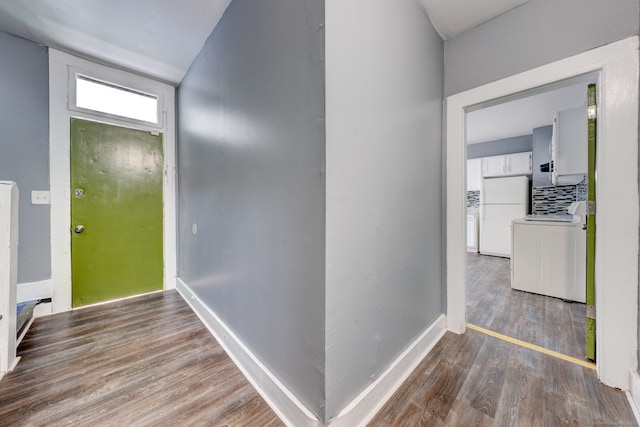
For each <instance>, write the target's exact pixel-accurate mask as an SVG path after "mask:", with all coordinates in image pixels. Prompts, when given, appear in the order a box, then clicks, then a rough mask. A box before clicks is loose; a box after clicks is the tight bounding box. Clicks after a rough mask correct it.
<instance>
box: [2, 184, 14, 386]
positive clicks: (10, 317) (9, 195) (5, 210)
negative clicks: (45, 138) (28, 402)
mask: <svg viewBox="0 0 640 427" xmlns="http://www.w3.org/2000/svg"><path fill="white" fill-rule="evenodd" d="M17 274H18V186H17V185H16V184H15V182H8V181H0V316H2V318H1V319H0V378H2V376H3V374H5V373H6V372H7V371H10V370H12V369H13V367H14V365H15V363H16V362H17V359H16V289H17V288H16V282H17V278H18V276H17Z"/></svg>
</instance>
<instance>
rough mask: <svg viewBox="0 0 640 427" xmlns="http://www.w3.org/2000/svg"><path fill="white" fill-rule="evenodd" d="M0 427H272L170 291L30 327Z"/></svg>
mask: <svg viewBox="0 0 640 427" xmlns="http://www.w3.org/2000/svg"><path fill="white" fill-rule="evenodd" d="M18 356H21V357H22V359H21V361H20V363H19V364H18V366H17V368H16V370H15V371H14V372H13V373H10V374H7V375H6V376H5V377H4V378H3V379H2V381H0V425H1V426H59V425H73V426H181V425H211V426H281V425H283V424H282V422H281V421H280V420H279V419H278V417H277V416H276V414H275V413H274V412H273V411H272V410H271V409H270V408H269V406H268V405H267V404H266V403H265V401H264V400H263V399H262V398H261V397H260V395H259V394H258V393H257V392H256V391H255V389H254V388H253V387H252V386H251V384H250V383H249V382H248V381H247V380H246V379H245V377H244V376H243V375H242V373H241V372H240V370H239V369H238V368H237V367H236V366H235V365H234V363H233V362H232V361H231V359H230V358H229V357H228V356H227V355H226V353H225V352H224V351H223V349H222V347H220V345H219V344H218V343H217V342H216V340H215V339H214V338H213V336H212V335H211V334H210V333H209V331H208V330H207V329H206V328H205V327H204V326H203V325H202V323H201V322H200V320H199V319H198V317H196V315H195V314H194V313H193V312H192V311H191V309H190V308H189V306H188V305H187V304H186V303H185V302H184V300H183V299H182V298H181V297H180V295H179V294H178V293H177V292H175V291H170V292H164V293H155V294H149V295H144V296H141V297H137V298H133V299H128V300H123V301H119V302H115V303H110V304H105V305H99V306H94V307H89V308H84V309H81V310H76V311H71V312H66V313H61V314H55V315H52V316H48V317H42V318H36V319H35V321H34V322H33V325H32V326H31V328H30V330H29V332H28V333H27V335H26V336H25V338H24V340H23V341H22V343H21V344H20V346H19V347H18Z"/></svg>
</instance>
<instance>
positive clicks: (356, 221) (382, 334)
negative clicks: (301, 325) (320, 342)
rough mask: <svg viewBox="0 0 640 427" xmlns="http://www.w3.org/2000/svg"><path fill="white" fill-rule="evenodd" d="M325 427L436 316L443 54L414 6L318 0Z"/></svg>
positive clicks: (399, 1) (381, 0)
mask: <svg viewBox="0 0 640 427" xmlns="http://www.w3.org/2000/svg"><path fill="white" fill-rule="evenodd" d="M325 3H326V9H325V15H326V39H325V43H326V68H325V70H326V96H327V98H326V112H327V134H326V137H327V183H326V186H327V201H326V203H327V224H326V380H325V383H326V386H325V387H326V395H327V403H326V404H327V407H326V413H327V421H330V420H331V419H332V418H334V417H336V416H337V415H338V414H339V413H340V411H341V410H342V409H344V408H345V406H347V404H348V403H349V402H351V401H352V400H353V399H354V398H355V397H357V396H358V395H359V394H360V393H361V392H362V391H363V390H364V389H365V388H366V387H367V386H369V385H370V384H371V383H373V382H374V381H375V380H376V379H377V378H378V377H379V376H380V375H381V374H382V373H383V372H385V370H386V369H387V368H388V367H389V366H390V364H391V363H392V362H393V361H394V360H395V359H396V358H397V357H398V356H399V355H400V354H401V353H402V351H403V350H405V349H406V348H408V347H409V345H410V344H411V343H412V342H414V341H415V340H416V339H417V338H418V337H419V335H420V334H421V333H422V332H423V331H425V330H426V329H427V328H428V327H429V326H430V325H431V324H432V323H433V322H434V320H435V319H436V318H437V317H438V316H439V315H440V314H441V313H442V312H443V307H442V294H443V271H442V269H441V265H442V264H441V261H442V257H443V253H444V248H443V246H442V215H441V206H442V202H441V201H442V193H441V192H442V180H443V178H442V176H443V168H442V151H441V150H442V143H441V130H442V123H441V119H442V91H443V43H442V40H441V39H440V37H439V36H438V34H437V33H436V32H435V31H434V29H433V27H432V26H431V23H430V21H429V19H428V17H427V16H426V15H425V14H424V12H423V11H422V9H421V8H420V6H419V4H418V2H417V1H415V0H396V1H392V2H390V1H387V0H352V1H348V2H345V1H342V0H326V1H325Z"/></svg>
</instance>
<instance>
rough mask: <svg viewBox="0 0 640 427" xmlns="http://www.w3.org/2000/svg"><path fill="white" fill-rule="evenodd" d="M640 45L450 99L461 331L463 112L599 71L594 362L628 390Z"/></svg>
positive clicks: (450, 212) (451, 223)
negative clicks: (621, 188)
mask: <svg viewBox="0 0 640 427" xmlns="http://www.w3.org/2000/svg"><path fill="white" fill-rule="evenodd" d="M638 46H639V39H638V36H633V37H629V38H627V39H624V40H620V41H618V42H615V43H611V44H609V45H606V46H602V47H599V48H595V49H592V50H589V51H587V52H584V53H581V54H579V55H575V56H572V57H569V58H566V59H562V60H560V61H557V62H553V63H550V64H547V65H543V66H541V67H538V68H535V69H533V70H530V71H526V72H523V73H521V74H517V75H514V76H511V77H507V78H505V79H502V80H499V81H496V82H493V83H488V84H486V85H483V86H479V87H477V88H474V89H470V90H468V91H465V92H461V93H459V94H456V95H451V96H449V97H448V98H447V100H446V102H447V104H446V113H447V116H446V158H445V166H446V184H445V188H446V220H447V224H446V236H447V237H446V241H447V246H446V254H447V260H446V265H447V267H446V268H447V270H446V274H447V279H446V280H447V328H448V329H449V330H450V331H452V332H456V333H464V331H465V329H466V303H465V299H466V289H465V282H466V236H465V233H466V204H465V191H466V190H465V188H466V177H465V166H466V165H465V163H466V162H465V159H466V155H465V150H466V144H465V114H466V112H467V111H470V110H471V109H472V108H473V107H474V106H477V105H480V104H483V103H487V102H491V101H493V100H496V99H499V98H504V97H509V96H512V95H514V94H518V93H522V92H524V91H528V90H532V89H535V88H539V87H543V86H546V85H549V84H552V83H555V82H559V81H563V80H567V79H572V78H575V77H578V76H582V75H585V74H591V73H596V74H597V75H598V76H599V82H598V101H599V105H598V126H597V128H598V150H597V170H598V183H597V189H596V196H597V197H596V198H597V200H598V215H597V217H596V221H597V227H596V277H595V280H596V337H597V339H596V363H597V371H598V377H599V378H600V380H601V381H602V382H603V383H605V384H607V385H609V386H612V387H618V388H620V389H622V390H629V388H630V374H631V372H635V370H636V368H637V354H636V351H637V349H638V334H637V332H638V317H637V316H638V252H639V245H638V237H637V236H638V226H639V221H640V216H639V209H638V205H639V198H638V71H639V57H638ZM620 185H624V191H620Z"/></svg>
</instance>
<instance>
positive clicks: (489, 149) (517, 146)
mask: <svg viewBox="0 0 640 427" xmlns="http://www.w3.org/2000/svg"><path fill="white" fill-rule="evenodd" d="M532 144H533V137H532V135H522V136H515V137H513V138H505V139H498V140H496V141H487V142H479V143H477V144H469V145H467V159H478V158H480V157H491V156H499V155H501V154H513V153H523V152H526V151H531V150H532V147H533V145H532Z"/></svg>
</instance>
